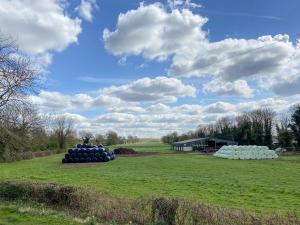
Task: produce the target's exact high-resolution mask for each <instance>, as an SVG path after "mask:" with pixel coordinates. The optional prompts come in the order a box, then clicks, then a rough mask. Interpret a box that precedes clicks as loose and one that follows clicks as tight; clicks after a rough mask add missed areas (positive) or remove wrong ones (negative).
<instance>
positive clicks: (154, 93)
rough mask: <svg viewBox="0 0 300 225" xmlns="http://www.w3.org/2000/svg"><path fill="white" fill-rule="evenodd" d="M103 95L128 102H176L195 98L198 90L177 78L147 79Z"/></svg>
mask: <svg viewBox="0 0 300 225" xmlns="http://www.w3.org/2000/svg"><path fill="white" fill-rule="evenodd" d="M101 93H102V94H103V95H107V96H112V97H116V98H118V99H121V100H123V101H128V102H155V101H162V102H174V101H176V100H177V98H178V97H188V96H191V97H195V96H196V89H195V88H194V87H193V86H191V85H185V84H183V83H182V81H180V80H178V79H176V78H168V77H156V78H153V79H151V78H148V77H145V78H141V79H139V80H136V81H134V82H132V83H130V84H126V85H121V86H111V87H108V88H104V89H103V90H101Z"/></svg>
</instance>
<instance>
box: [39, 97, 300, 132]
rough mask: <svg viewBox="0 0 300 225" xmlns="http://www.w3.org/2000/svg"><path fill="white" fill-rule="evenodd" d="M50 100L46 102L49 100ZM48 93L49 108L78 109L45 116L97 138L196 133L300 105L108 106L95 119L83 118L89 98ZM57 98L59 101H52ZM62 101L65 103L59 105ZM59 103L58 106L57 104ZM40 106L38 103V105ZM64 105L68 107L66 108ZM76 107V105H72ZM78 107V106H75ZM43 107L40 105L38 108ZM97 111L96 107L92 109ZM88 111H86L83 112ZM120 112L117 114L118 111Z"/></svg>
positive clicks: (286, 101)
mask: <svg viewBox="0 0 300 225" xmlns="http://www.w3.org/2000/svg"><path fill="white" fill-rule="evenodd" d="M47 96H48V98H47V99H46V97H47ZM49 96H51V94H49V93H44V94H43V98H44V101H45V102H46V103H47V104H49V105H48V107H54V109H55V108H57V107H76V108H77V110H74V112H73V113H69V112H68V113H67V112H59V111H56V110H54V109H53V108H48V109H49V110H48V111H47V110H46V111H45V112H49V111H51V112H54V111H56V112H57V113H58V114H56V115H50V116H58V115H64V116H66V117H67V118H69V119H72V120H73V121H74V123H75V128H76V129H77V130H78V131H82V130H85V131H91V132H93V133H94V134H97V133H102V134H104V133H105V132H107V131H109V130H115V131H117V132H118V133H119V134H120V135H125V136H127V135H129V134H131V135H137V136H139V137H160V136H162V135H164V134H166V133H169V132H171V131H178V132H179V133H182V132H187V131H189V130H195V129H196V128H197V126H198V125H200V124H208V123H212V122H215V121H216V120H217V119H219V118H221V117H224V116H228V117H233V116H237V115H239V114H240V113H242V112H246V111H250V110H253V109H257V108H260V107H269V108H271V109H273V110H275V111H276V112H277V113H284V112H286V111H287V110H288V108H289V107H290V106H292V105H293V104H295V103H299V102H300V100H299V99H300V98H299V95H298V96H294V97H293V98H290V97H288V98H267V99H261V100H256V101H253V100H252V101H244V102H240V103H235V104H233V103H228V102H215V103H207V104H183V105H177V106H168V105H165V104H162V103H158V104H154V105H150V106H144V107H143V106H141V105H137V106H132V105H128V106H125V105H121V106H120V107H117V106H112V105H110V106H104V109H106V112H104V113H102V114H100V115H98V116H95V117H86V116H83V115H81V114H84V112H85V111H86V110H87V111H88V110H89V109H90V108H84V106H83V102H86V101H87V102H89V97H87V96H84V94H77V95H74V96H76V97H74V96H65V95H62V94H61V93H52V97H49ZM53 96H54V97H55V99H52V98H53ZM80 98H82V99H85V101H79V102H78V101H76V104H75V103H74V101H73V102H70V99H80ZM58 99H62V102H61V103H59V101H58ZM54 100H56V104H54V103H53V102H54ZM36 103H38V102H37V101H36ZM63 103H64V104H65V105H63ZM72 104H73V105H72ZM74 104H75V105H74ZM38 106H39V105H38ZM90 107H93V106H90ZM83 109H85V110H83ZM114 109H116V111H114Z"/></svg>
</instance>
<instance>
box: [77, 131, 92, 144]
mask: <svg viewBox="0 0 300 225" xmlns="http://www.w3.org/2000/svg"><path fill="white" fill-rule="evenodd" d="M79 135H80V137H81V139H82V141H83V143H85V144H88V143H90V142H91V139H94V135H93V134H92V133H91V132H88V131H81V132H80V134H79Z"/></svg>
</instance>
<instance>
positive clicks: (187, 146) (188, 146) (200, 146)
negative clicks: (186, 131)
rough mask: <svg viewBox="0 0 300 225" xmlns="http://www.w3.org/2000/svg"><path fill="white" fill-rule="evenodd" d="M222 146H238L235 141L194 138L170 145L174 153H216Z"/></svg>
mask: <svg viewBox="0 0 300 225" xmlns="http://www.w3.org/2000/svg"><path fill="white" fill-rule="evenodd" d="M224 145H238V143H237V142H235V141H230V140H224V139H219V138H195V139H189V140H185V141H178V142H174V143H173V144H172V149H173V150H176V151H204V152H211V151H217V150H218V149H219V148H221V147H222V146H224Z"/></svg>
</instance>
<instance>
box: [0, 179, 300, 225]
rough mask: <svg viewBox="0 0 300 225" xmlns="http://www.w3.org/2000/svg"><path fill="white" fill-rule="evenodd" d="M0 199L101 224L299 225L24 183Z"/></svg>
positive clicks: (10, 185)
mask: <svg viewBox="0 0 300 225" xmlns="http://www.w3.org/2000/svg"><path fill="white" fill-rule="evenodd" d="M0 199H2V200H6V201H15V200H21V201H32V202H37V203H41V204H44V205H46V206H48V207H51V208H54V209H63V210H65V211H68V212H69V213H71V214H74V215H76V216H79V215H80V216H82V217H86V216H93V217H95V218H97V220H98V221H99V222H101V224H111V223H114V224H138V225H144V224H147V225H237V224H238V225H299V224H300V220H299V218H298V217H297V215H293V214H289V215H276V214H274V215H266V216H262V215H256V214H253V213H248V212H245V211H243V210H238V209H229V208H222V207H215V206H209V205H205V204H201V203H199V202H193V201H186V200H181V199H171V198H165V197H161V198H155V199H149V198H148V199H138V200H128V199H121V198H115V197H111V196H108V195H107V194H99V193H98V192H97V193H96V192H93V191H91V190H87V189H83V188H74V187H70V186H62V185H57V184H46V183H32V182H21V181H2V182H0Z"/></svg>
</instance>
